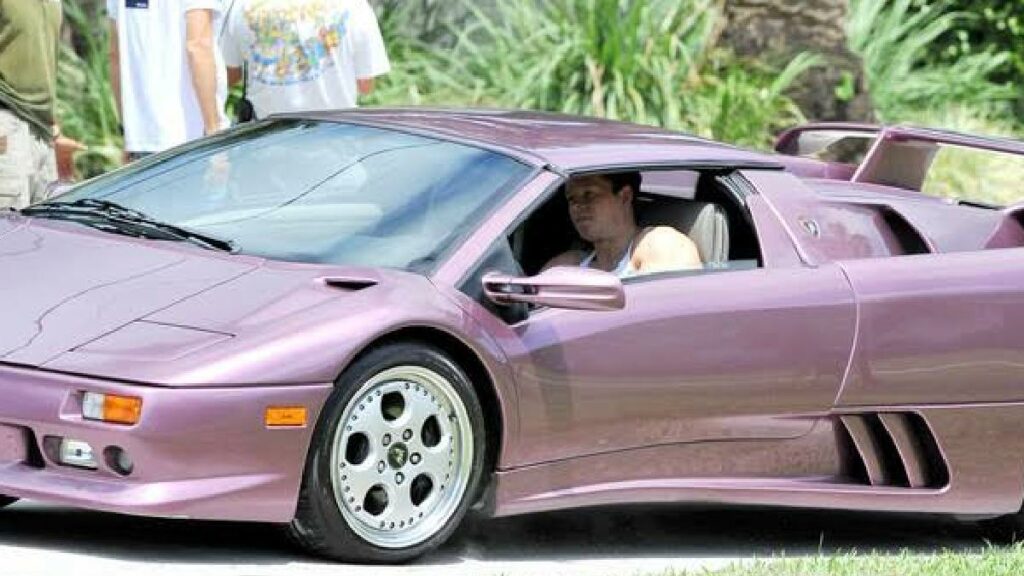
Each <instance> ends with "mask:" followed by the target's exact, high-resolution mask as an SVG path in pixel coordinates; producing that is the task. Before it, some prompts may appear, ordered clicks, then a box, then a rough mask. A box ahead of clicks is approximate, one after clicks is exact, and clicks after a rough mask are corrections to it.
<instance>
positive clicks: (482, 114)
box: [302, 108, 781, 171]
mask: <svg viewBox="0 0 1024 576" xmlns="http://www.w3.org/2000/svg"><path fill="white" fill-rule="evenodd" d="M302 116H303V117H310V118H317V119H324V120H332V121H346V120H348V121H352V122H359V123H366V124H377V125H381V126H388V127H394V128H402V127H404V128H407V129H409V130H413V131H417V132H430V133H436V134H439V135H445V136H448V137H453V138H458V139H464V140H469V141H473V142H478V143H481V144H484V145H488V146H491V147H495V148H501V149H506V150H510V151H514V152H519V153H520V154H519V156H520V157H522V156H523V155H524V154H525V155H526V156H529V157H531V158H533V159H534V160H535V162H536V163H538V164H551V165H553V166H555V167H557V168H561V169H563V170H569V171H572V170H580V169H586V168H593V167H598V166H605V165H609V164H645V163H647V164H650V163H653V164H664V163H669V162H678V163H692V162H726V163H735V164H741V165H765V166H776V167H781V163H780V161H779V160H778V159H777V158H776V157H774V156H772V155H768V154H762V153H759V152H752V151H747V150H742V149H740V148H735V147H732V146H728V145H725V144H720V143H717V142H713V141H710V140H704V139H702V138H697V137H695V136H689V135H686V134H682V133H678V132H672V131H669V130H664V129H661V128H657V127H653V126H641V125H637V124H628V123H625V122H615V121H611V120H603V119H599V118H586V117H578V116H568V115H562V114H550V113H543V112H527V111H508V110H465V109H450V110H449V109H429V108H359V109H352V110H341V111H334V112H317V113H312V114H304V115H302Z"/></svg>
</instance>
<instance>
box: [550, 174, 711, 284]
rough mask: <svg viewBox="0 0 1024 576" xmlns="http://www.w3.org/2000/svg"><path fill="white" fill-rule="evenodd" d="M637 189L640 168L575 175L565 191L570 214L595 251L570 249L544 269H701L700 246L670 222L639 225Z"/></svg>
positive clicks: (623, 274)
mask: <svg viewBox="0 0 1024 576" xmlns="http://www.w3.org/2000/svg"><path fill="white" fill-rule="evenodd" d="M638 190H640V173H639V172H623V173H617V174H600V175H587V176H577V177H573V178H571V179H570V180H569V183H568V184H567V185H566V192H565V196H566V199H567V200H568V201H569V218H570V219H571V220H572V224H573V226H574V227H575V228H576V231H577V232H578V233H579V235H580V237H581V238H583V240H585V241H586V242H588V243H589V244H591V245H592V246H593V250H591V251H582V250H569V251H567V252H564V253H562V254H559V255H558V256H555V257H554V258H552V259H551V260H550V261H549V262H548V263H547V264H546V265H545V266H544V268H545V269H547V268H551V267H552V266H580V267H583V268H596V269H598V270H604V271H606V272H611V273H612V274H615V275H616V276H618V277H619V278H628V277H630V276H636V275H640V274H651V273H653V272H664V271H668V270H687V269H694V268H701V267H702V266H703V264H702V262H701V259H700V253H699V252H698V251H697V245H696V244H694V243H693V241H692V240H690V239H689V238H688V237H687V236H686V235H685V234H682V233H681V232H679V231H678V230H676V229H674V228H672V227H669V226H650V227H647V228H641V227H640V226H638V225H637V223H636V215H635V214H634V211H633V201H634V198H635V197H636V193H637V191H638Z"/></svg>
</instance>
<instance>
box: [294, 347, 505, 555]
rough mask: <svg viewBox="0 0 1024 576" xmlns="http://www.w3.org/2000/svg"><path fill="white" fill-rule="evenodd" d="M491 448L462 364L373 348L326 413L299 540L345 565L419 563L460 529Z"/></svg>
mask: <svg viewBox="0 0 1024 576" xmlns="http://www.w3.org/2000/svg"><path fill="white" fill-rule="evenodd" d="M485 446H486V442H485V439H484V425H483V412H482V410H481V407H480V403H479V401H478V399H477V396H476V394H475V392H474V390H473V386H472V384H471V383H470V381H469V379H468V378H467V377H466V375H465V373H464V372H463V371H462V370H461V369H460V368H459V366H458V365H457V364H455V363H454V362H453V361H452V360H451V359H450V358H448V356H446V355H445V354H444V353H442V352H441V351H439V350H437V349H435V348H433V347H430V346H426V345H421V344H415V343H396V344H388V345H385V346H381V347H378V348H375V349H373V350H371V351H370V352H369V353H367V354H366V355H364V356H363V357H362V358H360V359H359V360H358V361H356V362H355V363H354V364H353V365H352V366H351V367H350V368H349V369H348V370H347V371H346V372H345V374H343V375H342V377H341V378H340V380H339V382H338V385H337V386H336V388H335V390H334V392H333V393H332V394H331V396H330V398H329V399H328V401H327V404H326V406H325V407H324V410H323V413H322V414H321V417H320V420H319V423H318V425H317V429H316V432H315V433H314V436H313V444H312V446H311V448H310V454H309V458H308V460H307V463H306V470H305V474H304V478H303V484H302V489H301V493H300V495H299V505H298V509H297V512H296V517H295V519H294V520H293V521H292V523H291V526H290V531H291V534H292V536H293V537H294V538H295V539H296V540H297V541H298V542H299V543H300V544H301V545H302V546H304V547H305V548H306V549H307V550H309V551H311V552H313V553H316V554H319V555H323V556H327V557H329V558H333V559H337V560H343V561H351V562H367V563H396V562H404V561H408V560H411V559H413V558H415V557H417V556H419V555H421V554H423V553H425V552H428V551H430V550H431V549H433V548H435V547H437V546H438V545H440V544H441V543H442V542H444V541H445V540H446V539H447V538H448V537H449V536H450V535H451V533H452V532H453V531H454V530H455V528H456V527H457V526H458V523H459V522H460V521H461V519H462V517H463V516H464V515H465V513H466V510H467V509H468V508H469V506H470V504H472V502H471V500H472V499H473V498H474V497H475V495H476V494H477V492H478V487H479V484H480V481H481V476H482V474H483V463H484V450H485Z"/></svg>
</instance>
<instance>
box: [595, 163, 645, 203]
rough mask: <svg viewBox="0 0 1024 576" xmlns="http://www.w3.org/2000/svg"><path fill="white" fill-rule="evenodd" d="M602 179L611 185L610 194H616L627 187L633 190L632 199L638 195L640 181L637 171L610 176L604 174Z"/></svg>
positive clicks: (616, 173)
mask: <svg viewBox="0 0 1024 576" xmlns="http://www.w3.org/2000/svg"><path fill="white" fill-rule="evenodd" d="M604 177H605V178H607V179H608V180H609V181H610V182H611V183H612V192H614V193H616V194H618V193H619V192H620V191H621V190H622V189H623V188H624V187H626V186H629V187H630V188H631V189H632V190H633V198H636V196H637V194H639V193H640V182H641V180H642V179H641V177H640V172H639V171H636V170H634V171H632V172H615V173H612V174H605V175H604Z"/></svg>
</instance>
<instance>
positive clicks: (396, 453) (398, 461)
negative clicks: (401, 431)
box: [388, 443, 409, 469]
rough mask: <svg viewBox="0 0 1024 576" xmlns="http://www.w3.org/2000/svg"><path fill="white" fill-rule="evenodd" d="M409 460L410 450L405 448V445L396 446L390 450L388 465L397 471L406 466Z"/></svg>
mask: <svg viewBox="0 0 1024 576" xmlns="http://www.w3.org/2000/svg"><path fill="white" fill-rule="evenodd" d="M407 460H409V449H408V448H406V447H405V444H402V443H398V444H394V445H392V446H391V448H389V449H388V464H390V465H391V467H392V468H395V469H397V468H401V467H402V466H405V462H406V461H407Z"/></svg>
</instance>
